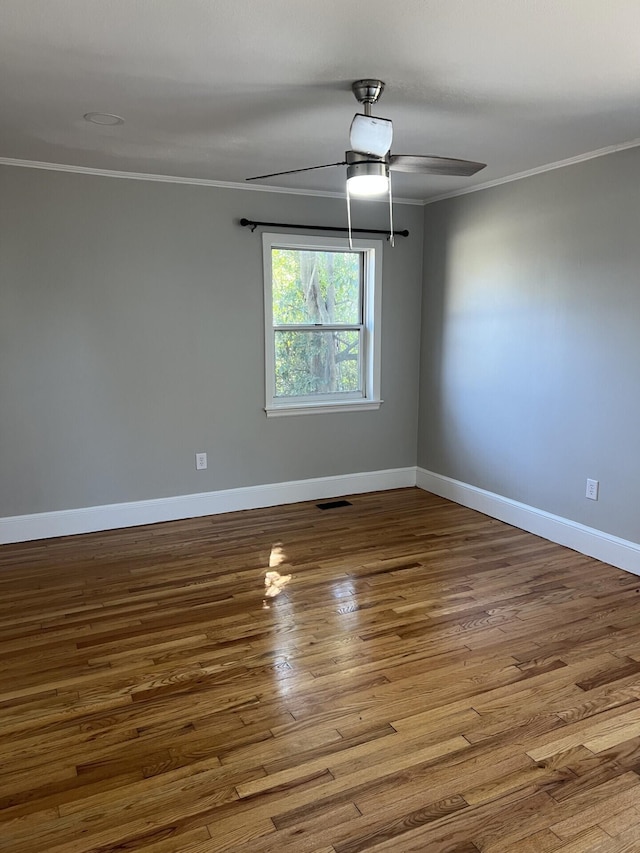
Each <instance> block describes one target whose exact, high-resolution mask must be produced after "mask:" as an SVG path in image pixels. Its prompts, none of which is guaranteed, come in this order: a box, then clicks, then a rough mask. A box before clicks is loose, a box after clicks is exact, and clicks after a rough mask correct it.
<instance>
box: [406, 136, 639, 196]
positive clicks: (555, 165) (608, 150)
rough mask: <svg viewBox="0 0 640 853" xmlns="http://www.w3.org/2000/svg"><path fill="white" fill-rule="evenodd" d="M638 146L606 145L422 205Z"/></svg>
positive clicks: (624, 144) (622, 143)
mask: <svg viewBox="0 0 640 853" xmlns="http://www.w3.org/2000/svg"><path fill="white" fill-rule="evenodd" d="M638 146H640V138H637V139H632V140H630V141H629V142H621V143H619V144H618V145H608V146H607V147H606V148H598V149H596V150H595V151H587V152H586V153H585V154H578V155H576V156H575V157H567V159H566V160H558V161H556V162H555V163H547V164H546V165H544V166H536V168H535V169H527V171H526V172H516V173H514V174H513V175H506V176H505V177H504V178H496V179H495V180H494V181H485V182H484V183H482V184H475V186H473V187H464V188H463V189H459V190H453V191H452V192H448V193H442V194H441V195H436V196H433V197H432V198H426V199H425V200H424V202H423V203H424V205H425V206H426V205H427V204H434V202H436V201H444V200H445V199H447V198H456V197H457V196H459V195H469V193H477V192H480V190H488V189H490V188H491V187H499V186H501V185H502V184H510V183H511V182H512V181H521V180H522V179H523V178H531V177H532V176H533V175H541V174H543V173H544V172H552V171H553V170H554V169H564V168H565V166H575V165H577V164H578V163H584V162H585V161H586V160H595V159H596V157H606V156H607V155H608V154H616V153H617V152H618V151H626V150H627V149H628V148H637V147H638Z"/></svg>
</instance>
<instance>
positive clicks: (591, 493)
mask: <svg viewBox="0 0 640 853" xmlns="http://www.w3.org/2000/svg"><path fill="white" fill-rule="evenodd" d="M599 486H600V483H599V482H598V480H587V492H586V497H588V498H589V500H590V501H597V500H598V488H599Z"/></svg>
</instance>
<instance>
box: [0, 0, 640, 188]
mask: <svg viewBox="0 0 640 853" xmlns="http://www.w3.org/2000/svg"><path fill="white" fill-rule="evenodd" d="M639 33H640V2H638V0H608V2H607V1H606V0H394V2H389V0H367V2H363V0H2V2H1V4H0V158H15V159H19V160H32V161H45V162H50V163H58V164H70V165H74V166H81V167H91V168H96V169H113V170H118V171H130V172H142V173H153V174H160V175H171V176H181V177H188V178H196V179H210V180H215V181H226V182H242V181H243V180H244V178H245V177H248V176H250V175H255V174H261V173H264V172H274V171H277V170H280V169H288V168H289V169H295V168H301V167H303V166H312V165H315V164H319V163H330V162H334V161H336V160H341V159H343V157H344V151H345V149H346V148H347V147H348V129H349V124H350V121H351V117H352V115H353V114H354V113H355V112H356V111H357V109H358V105H357V103H356V101H355V100H354V98H353V96H352V94H351V91H350V84H351V82H352V81H353V80H355V79H357V78H360V77H379V78H381V79H382V80H384V81H385V82H386V85H387V88H386V91H385V93H384V95H383V98H382V101H381V103H380V104H379V105H378V107H376V112H377V113H378V114H379V115H382V116H385V117H387V118H391V119H393V124H394V145H393V151H394V152H395V153H398V154H438V155H443V156H449V157H461V158H465V159H471V160H480V161H482V162H486V163H487V164H488V167H487V168H486V169H485V170H484V171H482V172H480V173H479V174H478V175H476V176H475V177H473V178H443V177H417V176H412V175H400V174H397V175H394V190H395V193H396V195H397V196H401V197H404V198H411V199H426V198H429V197H434V196H438V195H442V194H444V193H449V192H454V191H456V190H459V189H461V188H466V187H470V186H473V185H474V184H481V183H485V182H487V181H496V180H498V179H501V178H504V177H506V176H509V175H513V174H517V173H520V172H523V171H527V170H531V169H536V168H539V167H541V166H544V165H545V164H550V163H555V162H557V161H561V160H564V159H566V158H573V157H576V156H579V155H582V154H585V153H587V152H591V151H595V150H599V149H602V148H605V147H608V146H618V145H623V144H624V143H628V142H629V141H631V140H635V139H637V138H638V137H640V50H639V49H638V34H639ZM89 111H98V112H107V113H116V114H117V115H120V116H123V117H124V118H125V119H126V122H125V124H124V125H122V126H119V127H99V126H97V125H93V124H89V123H87V122H86V121H84V120H83V118H82V116H83V114H84V113H86V112H89ZM266 183H268V184H271V185H273V186H280V187H291V188H303V189H308V190H320V191H338V192H339V191H340V190H341V189H342V188H343V186H344V170H343V169H327V170H322V171H317V172H309V173H307V174H305V175H300V176H291V177H287V178H278V179H272V180H271V181H268V182H266Z"/></svg>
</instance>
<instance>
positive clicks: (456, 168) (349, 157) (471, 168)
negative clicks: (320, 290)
mask: <svg viewBox="0 0 640 853" xmlns="http://www.w3.org/2000/svg"><path fill="white" fill-rule="evenodd" d="M351 90H352V91H353V94H354V95H355V98H356V100H357V101H358V103H360V104H362V105H363V110H364V112H362V113H356V115H355V116H354V117H353V121H352V122H351V128H350V131H349V144H350V145H351V149H350V150H349V151H346V152H345V159H344V160H339V161H338V162H337V163H324V164H322V165H321V166H307V167H306V168H304V169H287V170H286V171H284V172H272V173H271V174H268V175H256V176H255V177H253V178H246V180H247V181H259V180H262V179H264V178H276V177H279V176H280V175H293V174H295V173H297V172H311V171H313V170H315V169H329V168H331V167H333V166H346V167H347V212H348V217H349V242H351V205H350V197H351V196H352V195H353V196H359V197H372V196H379V195H383V194H384V195H386V194H387V193H388V195H389V210H390V216H391V240H392V242H393V208H392V198H391V180H390V173H391V172H413V173H414V174H420V175H448V176H456V177H469V176H471V175H475V174H476V172H479V171H480V170H481V169H484V168H485V165H486V164H485V163H475V162H473V161H472V160H456V159H453V158H451V157H435V156H432V155H430V154H392V153H391V142H392V139H393V125H392V123H391V119H387V118H380V117H378V116H373V115H371V106H372V104H376V103H377V102H378V100H379V99H380V96H381V95H382V93H383V91H384V83H383V82H382V80H368V79H367V80H356V81H355V83H353V84H352V86H351Z"/></svg>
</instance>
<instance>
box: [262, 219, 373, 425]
mask: <svg viewBox="0 0 640 853" xmlns="http://www.w3.org/2000/svg"><path fill="white" fill-rule="evenodd" d="M272 249H300V250H304V249H310V250H316V251H318V250H320V251H323V250H324V251H327V252H335V251H356V252H360V253H362V255H363V281H362V320H363V324H362V325H363V328H362V339H361V343H362V346H361V354H360V358H361V362H362V391H358V392H355V393H353V394H349V393H341V394H314V395H309V396H305V397H302V396H300V397H288V398H287V397H276V393H275V331H274V325H273V292H272V268H271V250H272ZM382 251H383V243H382V240H356V239H354V241H353V249H350V248H349V243H348V241H347V240H346V238H342V237H310V236H307V235H301V234H272V233H263V235H262V254H263V270H264V318H265V388H266V403H265V412H266V413H267V417H270V418H273V417H281V416H283V415H306V414H311V413H314V412H315V413H326V412H361V411H363V410H372V409H379V408H380V404H381V403H382V400H381V399H380V339H381V334H380V325H381V320H382Z"/></svg>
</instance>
